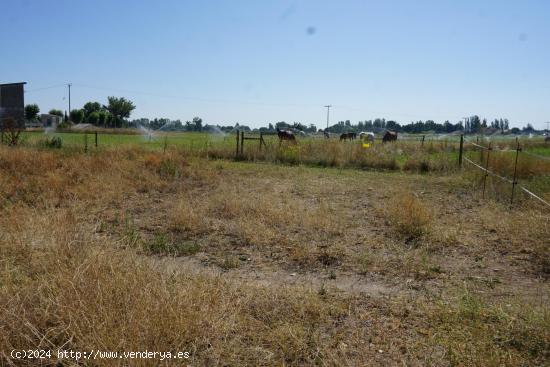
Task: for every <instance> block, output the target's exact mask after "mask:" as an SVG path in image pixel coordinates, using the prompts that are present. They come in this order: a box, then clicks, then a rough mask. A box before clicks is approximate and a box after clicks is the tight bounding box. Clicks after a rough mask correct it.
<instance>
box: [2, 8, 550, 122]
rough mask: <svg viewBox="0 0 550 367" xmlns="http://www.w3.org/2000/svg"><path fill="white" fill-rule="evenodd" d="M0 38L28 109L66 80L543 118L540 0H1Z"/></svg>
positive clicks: (85, 96)
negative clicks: (22, 85) (23, 84)
mask: <svg viewBox="0 0 550 367" xmlns="http://www.w3.org/2000/svg"><path fill="white" fill-rule="evenodd" d="M0 43H1V45H2V57H1V58H0V70H1V73H0V83H8V82H15V81H27V82H28V84H27V86H26V89H27V91H28V92H27V93H26V103H38V104H39V106H40V107H41V110H42V111H47V110H49V109H51V108H59V109H67V99H66V96H67V88H66V87H64V86H63V84H65V83H68V82H71V83H73V88H72V107H73V108H75V107H81V106H82V104H83V103H85V102H87V101H90V100H97V101H100V102H102V103H105V101H106V98H107V96H109V95H115V96H125V97H128V98H130V99H131V100H133V101H134V102H135V103H136V105H137V109H136V110H135V112H134V113H133V115H132V118H134V117H135V118H139V117H149V118H152V117H168V118H171V119H178V118H179V119H181V120H189V119H191V118H193V116H200V117H202V118H203V120H204V121H205V123H214V124H215V123H219V124H234V123H235V122H239V123H241V124H248V125H250V126H260V125H265V124H267V123H268V122H277V121H287V122H294V121H300V122H302V123H306V124H309V123H315V124H316V125H317V126H318V127H323V126H324V124H325V119H326V109H324V108H323V105H326V104H332V105H333V106H334V107H333V109H331V122H335V121H338V120H346V119H350V120H352V121H358V120H367V119H374V118H376V117H385V118H386V119H394V120H397V121H398V122H400V123H407V122H410V121H412V120H419V119H422V120H426V119H433V120H435V121H438V122H442V121H444V120H447V119H448V120H450V121H451V122H457V121H458V120H459V119H461V118H462V117H464V116H469V115H473V114H478V115H480V116H481V117H487V118H488V119H493V118H497V117H498V118H499V117H502V118H508V119H509V120H510V122H511V123H512V125H514V126H518V125H524V124H525V123H527V122H530V123H532V124H533V125H534V126H535V127H537V128H543V127H545V126H546V125H545V124H544V122H545V121H550V47H549V46H548V45H550V2H549V1H544V0H540V1H534V0H525V1H470V0H463V1H458V0H457V1H449V0H437V1H435V0H434V1H427V0H416V1H382V0H378V1H368V0H363V1H344V0H343V1H330V2H329V1H288V0H287V1H284V0H281V1H258V0H256V1H254V0H249V1H240V0H233V1H183V0H180V1H175V0H170V1H168V0H157V1H137V0H133V1H126V0H124V1H122V0H120V1H103V0H95V1H85V0H63V1H61V0H48V1H41V0H27V1H25V0H1V1H0ZM48 87H51V88H48ZM42 88H47V89H42Z"/></svg>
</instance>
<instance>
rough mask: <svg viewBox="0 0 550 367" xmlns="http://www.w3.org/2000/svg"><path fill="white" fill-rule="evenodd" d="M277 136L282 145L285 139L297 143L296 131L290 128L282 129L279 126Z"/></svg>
mask: <svg viewBox="0 0 550 367" xmlns="http://www.w3.org/2000/svg"><path fill="white" fill-rule="evenodd" d="M277 136H278V137H279V145H281V143H282V142H283V140H288V141H291V142H293V143H294V144H296V137H295V136H294V133H293V132H292V131H290V130H281V129H279V128H277Z"/></svg>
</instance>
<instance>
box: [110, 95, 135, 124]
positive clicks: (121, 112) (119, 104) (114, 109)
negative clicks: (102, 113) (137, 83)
mask: <svg viewBox="0 0 550 367" xmlns="http://www.w3.org/2000/svg"><path fill="white" fill-rule="evenodd" d="M107 101H108V104H107V106H103V107H104V108H105V109H106V110H107V111H109V113H110V114H111V115H112V124H113V125H114V127H122V123H123V121H124V119H126V118H128V117H130V114H131V113H132V111H133V110H134V109H135V108H136V106H135V105H134V103H133V102H132V101H130V100H127V99H126V98H124V97H120V98H117V97H112V96H111V97H107Z"/></svg>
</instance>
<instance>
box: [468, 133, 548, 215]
mask: <svg viewBox="0 0 550 367" xmlns="http://www.w3.org/2000/svg"><path fill="white" fill-rule="evenodd" d="M462 141H463V137H461V146H460V160H459V162H462V160H464V161H465V162H467V163H469V164H470V165H471V166H472V167H475V168H477V169H479V170H481V171H482V172H484V175H483V197H485V190H486V182H487V177H488V176H492V177H496V178H498V179H500V180H501V181H503V182H506V183H508V184H510V185H511V195H510V206H512V205H513V203H514V193H515V188H516V186H517V187H518V188H519V189H520V190H522V191H523V192H524V193H526V194H527V195H529V196H530V197H531V198H534V199H536V200H537V201H538V202H540V203H542V204H543V205H545V206H547V207H549V208H550V202H549V201H548V200H545V199H544V198H542V195H539V194H535V193H534V192H533V191H532V190H529V189H528V188H527V187H525V186H524V185H521V184H519V182H518V177H517V172H518V161H519V157H520V154H526V155H528V156H530V157H533V158H535V159H540V160H545V161H550V157H545V156H541V155H538V154H535V153H531V152H527V151H525V150H524V149H522V147H521V145H520V143H519V141H518V140H517V139H516V149H514V150H511V149H499V148H495V147H493V146H492V144H491V143H489V146H484V145H480V144H478V143H474V142H471V141H463V143H466V144H467V145H471V146H473V147H475V148H479V149H480V151H481V153H482V154H481V160H483V152H485V156H486V158H485V167H483V166H482V164H483V162H481V163H480V164H478V163H476V162H474V161H472V160H471V159H469V158H468V157H465V156H463V154H464V148H463V143H462ZM491 152H504V153H515V159H514V168H513V172H514V173H513V177H512V178H509V177H505V176H503V175H500V174H498V173H496V172H494V171H493V170H492V169H490V157H491ZM460 165H461V163H460Z"/></svg>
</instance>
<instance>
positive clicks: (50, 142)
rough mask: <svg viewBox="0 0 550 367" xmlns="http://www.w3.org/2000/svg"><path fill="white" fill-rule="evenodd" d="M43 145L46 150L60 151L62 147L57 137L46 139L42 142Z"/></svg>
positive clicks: (61, 142)
mask: <svg viewBox="0 0 550 367" xmlns="http://www.w3.org/2000/svg"><path fill="white" fill-rule="evenodd" d="M43 145H44V147H46V148H51V149H61V147H62V146H63V140H61V138H60V137H58V136H54V137H52V138H46V140H44V141H43Z"/></svg>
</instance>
